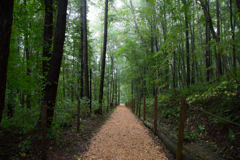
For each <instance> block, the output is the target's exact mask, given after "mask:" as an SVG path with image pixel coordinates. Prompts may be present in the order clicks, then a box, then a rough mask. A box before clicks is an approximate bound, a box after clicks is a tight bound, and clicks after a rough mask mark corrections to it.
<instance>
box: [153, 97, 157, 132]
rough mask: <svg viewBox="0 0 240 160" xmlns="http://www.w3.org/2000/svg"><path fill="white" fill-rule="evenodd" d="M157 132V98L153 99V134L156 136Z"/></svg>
mask: <svg viewBox="0 0 240 160" xmlns="http://www.w3.org/2000/svg"><path fill="white" fill-rule="evenodd" d="M156 131H157V96H155V97H154V126H153V133H154V134H156Z"/></svg>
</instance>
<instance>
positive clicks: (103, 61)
mask: <svg viewBox="0 0 240 160" xmlns="http://www.w3.org/2000/svg"><path fill="white" fill-rule="evenodd" d="M107 24H108V0H105V19H104V41H103V54H102V63H101V79H100V90H99V105H100V108H102V99H103V86H104V73H105V61H106V50H107Z"/></svg>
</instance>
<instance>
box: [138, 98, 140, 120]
mask: <svg viewBox="0 0 240 160" xmlns="http://www.w3.org/2000/svg"><path fill="white" fill-rule="evenodd" d="M138 111H139V112H138V118H140V117H141V116H140V113H141V97H140V98H139V110H138Z"/></svg>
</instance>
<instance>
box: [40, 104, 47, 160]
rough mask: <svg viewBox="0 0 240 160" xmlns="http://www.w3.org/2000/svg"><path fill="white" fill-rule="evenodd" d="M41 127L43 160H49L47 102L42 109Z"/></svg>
mask: <svg viewBox="0 0 240 160" xmlns="http://www.w3.org/2000/svg"><path fill="white" fill-rule="evenodd" d="M41 112H42V113H41V127H42V160H46V159H47V102H45V101H44V102H43V103H42V108H41Z"/></svg>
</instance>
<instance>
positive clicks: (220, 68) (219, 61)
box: [216, 0, 223, 75]
mask: <svg viewBox="0 0 240 160" xmlns="http://www.w3.org/2000/svg"><path fill="white" fill-rule="evenodd" d="M216 9H217V36H218V38H219V43H220V25H219V3H218V0H216ZM216 63H217V70H218V74H219V75H223V73H222V60H221V54H220V53H219V51H217V61H216Z"/></svg>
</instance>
